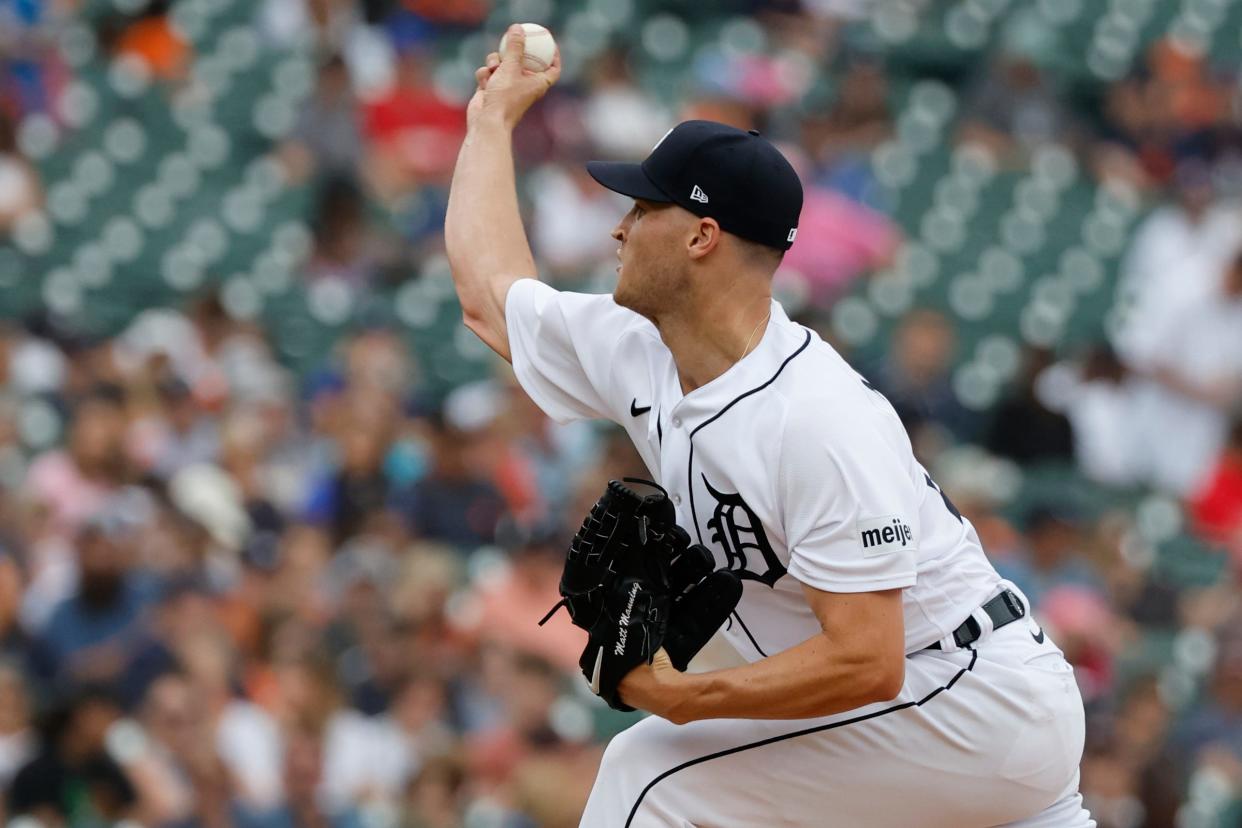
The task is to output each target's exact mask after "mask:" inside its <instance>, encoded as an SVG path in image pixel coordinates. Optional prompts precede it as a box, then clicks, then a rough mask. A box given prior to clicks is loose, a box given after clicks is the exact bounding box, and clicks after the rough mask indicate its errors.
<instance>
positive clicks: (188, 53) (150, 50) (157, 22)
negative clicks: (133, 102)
mask: <svg viewBox="0 0 1242 828" xmlns="http://www.w3.org/2000/svg"><path fill="white" fill-rule="evenodd" d="M171 7H172V3H171V2H170V0H148V2H147V3H146V4H145V8H143V9H142V10H141V12H140V13H139V15H138V16H137V19H135V20H134V21H133V22H131V23H129V24H127V25H126V26H125V27H124V28H123V29H122V30H121V32H120V34H119V36H118V37H117V41H116V45H115V50H116V53H117V54H118V55H126V56H129V57H133V58H136V59H138V60H140V61H142V62H143V63H144V64H145V65H146V67H147V70H148V71H150V73H151V74H152V75H153V76H155V77H156V78H159V79H160V80H164V81H179V80H182V79H184V78H185V76H186V71H187V70H188V69H189V64H190V59H191V57H192V55H193V52H192V50H191V47H190V44H189V43H188V42H186V40H185V38H184V37H183V36H182V34H181V31H180V29H179V28H178V27H177V26H175V25H174V24H173V22H172V21H171V20H170V19H169V14H168V13H169V10H170V8H171Z"/></svg>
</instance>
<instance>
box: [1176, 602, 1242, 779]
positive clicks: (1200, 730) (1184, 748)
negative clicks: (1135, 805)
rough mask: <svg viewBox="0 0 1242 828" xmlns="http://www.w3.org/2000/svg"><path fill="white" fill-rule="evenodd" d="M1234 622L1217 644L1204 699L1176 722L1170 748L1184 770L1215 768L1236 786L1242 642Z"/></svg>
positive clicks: (1241, 735)
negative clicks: (1176, 755)
mask: <svg viewBox="0 0 1242 828" xmlns="http://www.w3.org/2000/svg"><path fill="white" fill-rule="evenodd" d="M1233 620H1234V622H1235V624H1234V625H1231V626H1230V627H1227V628H1226V629H1225V630H1224V631H1222V633H1221V635H1220V637H1219V639H1218V641H1217V651H1216V660H1215V665H1214V667H1213V670H1212V674H1211V678H1210V680H1209V682H1208V685H1207V697H1206V698H1205V699H1204V700H1203V702H1202V703H1201V704H1200V705H1198V706H1197V707H1196V709H1195V710H1193V711H1192V712H1191V713H1190V714H1189V715H1188V716H1186V717H1185V718H1184V719H1183V720H1182V721H1181V722H1179V724H1178V726H1177V727H1176V729H1175V731H1174V734H1173V744H1174V746H1175V748H1176V749H1177V750H1178V751H1179V752H1180V753H1181V754H1182V757H1183V762H1184V764H1183V767H1186V768H1190V769H1194V768H1197V767H1201V766H1204V765H1206V766H1208V767H1215V768H1216V770H1217V771H1218V772H1223V773H1224V775H1225V778H1226V779H1227V780H1229V781H1230V782H1231V783H1232V784H1237V782H1238V781H1242V779H1240V778H1239V776H1238V769H1239V768H1242V639H1240V638H1239V636H1238V633H1237V629H1238V628H1237V626H1236V620H1237V619H1236V618H1235V619H1233Z"/></svg>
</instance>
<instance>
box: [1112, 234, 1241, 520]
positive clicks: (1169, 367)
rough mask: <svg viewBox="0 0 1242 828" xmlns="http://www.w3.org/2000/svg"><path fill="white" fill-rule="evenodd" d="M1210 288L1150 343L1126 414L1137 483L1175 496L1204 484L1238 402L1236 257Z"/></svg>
mask: <svg viewBox="0 0 1242 828" xmlns="http://www.w3.org/2000/svg"><path fill="white" fill-rule="evenodd" d="M1218 285H1219V287H1218V288H1217V290H1216V291H1214V292H1213V293H1212V294H1209V295H1208V296H1206V297H1202V298H1200V299H1198V300H1197V301H1196V302H1194V303H1191V304H1187V305H1185V306H1183V307H1182V308H1181V309H1180V310H1179V311H1178V312H1177V313H1176V314H1172V315H1170V317H1169V324H1168V327H1167V328H1166V329H1165V331H1164V333H1163V335H1162V336H1160V337H1158V338H1157V337H1153V341H1154V343H1155V345H1156V348H1155V350H1154V352H1153V353H1152V354H1151V356H1150V357H1149V359H1148V361H1147V362H1146V363H1145V364H1144V365H1143V368H1142V371H1141V374H1142V376H1141V380H1140V385H1139V388H1138V389H1137V392H1136V400H1135V402H1134V408H1133V409H1132V411H1131V416H1133V418H1134V424H1135V425H1136V426H1137V428H1138V438H1137V442H1136V446H1137V447H1139V450H1140V451H1141V455H1140V457H1139V459H1140V460H1141V461H1142V463H1143V471H1144V479H1145V480H1147V481H1150V482H1151V483H1152V484H1154V485H1156V486H1159V487H1161V488H1164V489H1166V490H1168V491H1171V492H1174V493H1176V494H1178V495H1181V496H1189V495H1190V494H1192V493H1193V492H1195V491H1197V490H1198V489H1199V487H1201V486H1202V485H1203V484H1204V482H1205V480H1206V478H1207V476H1208V475H1209V474H1210V473H1211V471H1212V465H1213V463H1214V462H1215V461H1216V458H1218V457H1219V456H1220V454H1221V452H1222V450H1223V449H1224V446H1225V440H1226V436H1227V434H1228V429H1229V415H1230V412H1231V411H1232V410H1233V409H1234V408H1236V407H1237V406H1238V405H1239V404H1242V254H1235V256H1234V258H1233V259H1231V260H1230V262H1229V264H1228V265H1227V266H1226V268H1225V270H1224V275H1223V279H1222V281H1221V282H1220V283H1218Z"/></svg>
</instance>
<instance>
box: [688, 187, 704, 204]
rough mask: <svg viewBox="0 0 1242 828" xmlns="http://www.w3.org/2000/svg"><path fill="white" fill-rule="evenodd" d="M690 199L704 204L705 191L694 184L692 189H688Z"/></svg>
mask: <svg viewBox="0 0 1242 828" xmlns="http://www.w3.org/2000/svg"><path fill="white" fill-rule="evenodd" d="M690 200H691V201H697V202H699V203H700V204H706V203H707V193H705V192H703V190H702V189H701V188H700V187H699V185H698V184H695V185H694V189H693V190H691V191H690Z"/></svg>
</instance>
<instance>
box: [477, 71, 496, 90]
mask: <svg viewBox="0 0 1242 828" xmlns="http://www.w3.org/2000/svg"><path fill="white" fill-rule="evenodd" d="M492 72H493V70H492V69H488V68H487V67H486V66H480V67H479V68H478V69H475V70H474V82H475V85H477V86H478V87H479V88H480V89H486V88H487V79H488V78H490V77H491V76H492Z"/></svg>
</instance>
